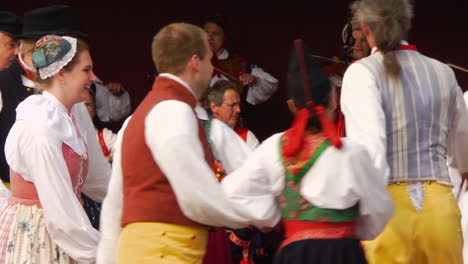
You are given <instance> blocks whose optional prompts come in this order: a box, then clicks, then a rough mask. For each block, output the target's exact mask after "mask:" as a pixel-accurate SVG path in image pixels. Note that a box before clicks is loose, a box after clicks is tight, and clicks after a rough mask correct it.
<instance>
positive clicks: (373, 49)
mask: <svg viewBox="0 0 468 264" xmlns="http://www.w3.org/2000/svg"><path fill="white" fill-rule="evenodd" d="M400 44H402V45H408V44H409V43H408V41H406V40H402V41H400ZM377 49H378V48H377V46H374V47H373V48H372V50H371V54H374V53H375V52H376V50H377Z"/></svg>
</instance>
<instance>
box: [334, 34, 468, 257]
mask: <svg viewBox="0 0 468 264" xmlns="http://www.w3.org/2000/svg"><path fill="white" fill-rule="evenodd" d="M395 52H396V56H397V59H398V61H399V64H400V66H401V76H400V77H399V78H398V79H397V80H392V79H389V78H387V77H386V75H385V73H384V68H383V65H382V60H383V55H382V53H381V52H379V51H378V50H377V49H376V48H373V49H372V55H370V56H369V57H366V58H364V59H362V60H359V61H357V62H356V63H354V64H353V65H351V66H350V67H349V68H348V70H347V71H346V73H345V76H344V81H343V94H342V109H343V112H344V114H345V117H346V131H347V133H348V136H349V137H350V138H352V139H355V140H357V141H359V142H360V143H362V144H364V145H365V146H366V147H367V148H368V150H369V152H370V154H371V156H372V157H374V163H375V164H376V166H377V167H378V168H379V169H380V170H381V171H382V176H381V181H382V182H384V183H388V184H389V186H388V190H389V192H390V195H391V196H392V199H393V201H394V203H395V215H394V217H393V218H392V219H391V220H390V222H389V224H388V225H387V227H386V228H385V230H384V231H383V232H382V234H381V235H379V237H377V238H376V239H375V240H373V241H371V242H369V243H366V255H367V257H368V259H369V262H370V263H395V262H398V263H461V261H462V246H463V240H462V235H461V232H460V229H461V227H460V211H459V209H458V207H457V203H456V201H455V199H454V196H453V194H452V192H451V189H452V185H451V183H450V179H449V172H448V169H447V156H449V157H451V160H452V161H451V162H450V163H451V165H452V166H454V167H455V168H458V169H459V170H460V171H461V172H467V171H468V153H467V150H468V127H467V126H466V124H467V123H468V114H467V110H466V106H465V103H464V101H463V96H462V92H461V89H460V87H459V86H458V84H457V81H456V79H455V75H454V73H453V71H452V70H451V69H450V68H449V67H448V66H447V65H445V64H443V63H440V62H438V61H436V60H434V59H431V58H428V57H426V56H424V55H422V54H421V53H419V52H418V51H417V50H416V47H415V46H412V45H408V43H407V42H404V41H403V42H402V44H401V46H400V48H399V50H397V51H395ZM356 94H359V96H356Z"/></svg>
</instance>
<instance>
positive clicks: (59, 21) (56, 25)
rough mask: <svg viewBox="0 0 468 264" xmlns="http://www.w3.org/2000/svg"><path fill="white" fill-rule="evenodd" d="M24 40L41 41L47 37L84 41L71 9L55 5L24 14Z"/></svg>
mask: <svg viewBox="0 0 468 264" xmlns="http://www.w3.org/2000/svg"><path fill="white" fill-rule="evenodd" d="M23 19H24V25H23V32H22V34H21V37H22V38H27V39H39V38H41V37H43V36H45V35H51V34H53V35H59V36H72V37H77V38H81V39H84V38H86V37H87V36H88V35H86V34H85V33H84V32H83V30H82V28H81V26H80V25H78V24H77V23H75V20H74V19H73V12H72V9H71V7H69V6H66V5H54V6H48V7H42V8H38V9H34V10H32V11H29V12H26V13H25V14H24V17H23Z"/></svg>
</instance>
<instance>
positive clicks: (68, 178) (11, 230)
mask: <svg viewBox="0 0 468 264" xmlns="http://www.w3.org/2000/svg"><path fill="white" fill-rule="evenodd" d="M33 63H34V66H35V67H36V68H38V71H39V75H40V78H41V81H40V82H41V88H42V89H43V90H44V91H43V93H42V94H41V95H33V96H30V97H29V98H27V99H26V100H25V101H23V102H22V103H21V104H20V105H19V106H18V108H17V110H16V111H17V116H16V122H15V124H14V125H13V127H12V129H11V131H10V133H9V135H8V138H7V141H6V145H5V154H6V159H7V162H8V165H9V166H10V175H11V190H12V195H11V197H10V198H9V200H8V202H3V203H2V204H1V205H0V263H78V262H79V263H93V262H94V261H95V255H96V252H95V251H96V247H97V244H98V242H99V238H100V236H99V232H98V231H97V230H96V229H94V228H93V227H92V226H91V223H90V221H89V219H88V217H87V216H86V213H85V211H84V209H83V207H82V204H81V203H82V201H81V198H80V197H81V196H80V194H81V192H83V193H85V194H86V195H88V196H89V197H91V198H92V199H94V200H96V201H100V202H101V201H102V200H103V198H104V196H105V194H106V189H107V184H108V180H109V174H110V165H109V163H108V162H107V161H106V160H105V159H104V156H103V155H102V152H101V150H100V148H99V144H98V142H97V140H96V137H95V135H94V134H95V131H94V126H93V124H92V122H91V119H90V118H89V114H88V112H87V110H86V107H85V106H84V104H83V103H80V102H81V101H83V98H84V95H85V94H86V93H88V89H89V87H90V85H91V84H92V83H93V82H94V81H95V80H96V76H95V75H94V73H93V64H92V60H91V57H90V54H89V50H88V47H87V45H86V43H84V42H82V41H81V40H77V39H75V38H71V37H58V36H45V37H43V38H42V39H40V40H39V41H38V42H37V43H36V46H35V49H34V53H33Z"/></svg>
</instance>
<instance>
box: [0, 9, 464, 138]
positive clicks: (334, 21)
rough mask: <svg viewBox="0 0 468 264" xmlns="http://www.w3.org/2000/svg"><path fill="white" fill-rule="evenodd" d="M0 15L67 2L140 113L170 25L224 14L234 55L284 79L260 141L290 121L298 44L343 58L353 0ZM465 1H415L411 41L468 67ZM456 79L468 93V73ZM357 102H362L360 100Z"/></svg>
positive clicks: (260, 110) (107, 76)
mask: <svg viewBox="0 0 468 264" xmlns="http://www.w3.org/2000/svg"><path fill="white" fill-rule="evenodd" d="M6 1H8V2H7V3H2V6H1V7H0V9H1V10H9V11H13V12H15V13H17V14H18V15H21V14H23V12H25V11H28V10H31V9H33V8H37V7H41V6H45V5H49V4H57V3H65V4H68V5H71V6H72V7H73V8H74V9H75V15H76V17H77V20H78V21H79V22H80V23H81V24H82V25H83V26H84V28H85V29H86V31H87V33H88V34H89V43H90V45H91V48H92V56H93V59H94V64H95V72H96V74H97V75H98V76H99V77H100V78H101V79H103V80H104V81H106V82H107V81H120V82H122V83H123V84H124V85H125V87H126V88H127V89H128V90H129V92H130V94H131V97H132V100H133V104H134V106H136V105H137V104H138V103H139V102H140V101H141V100H142V98H143V97H144V96H145V94H146V93H147V92H148V91H149V89H150V88H151V84H152V80H151V79H149V78H148V77H147V76H148V74H150V73H154V72H155V70H154V66H153V63H152V61H151V51H150V46H151V40H152V37H153V36H154V34H155V33H156V32H157V31H158V30H159V29H160V28H161V27H162V26H164V25H166V24H168V23H171V22H177V21H184V22H189V23H193V24H198V25H200V24H201V23H202V22H203V19H204V18H206V17H207V16H209V15H211V14H214V13H221V14H223V15H224V16H225V17H226V22H227V24H228V34H229V46H230V50H235V51H237V52H239V53H240V54H241V55H243V56H244V57H246V58H248V59H249V60H251V61H252V62H254V63H257V64H259V65H260V66H261V67H262V68H263V69H264V70H265V71H267V72H269V73H271V74H272V75H274V76H275V77H277V78H278V79H279V80H280V85H279V90H278V92H277V93H276V94H275V95H274V96H273V97H272V98H271V99H270V100H269V101H268V102H266V103H263V104H261V105H259V106H256V107H255V108H254V111H253V112H252V115H253V117H254V119H255V122H252V123H250V124H249V125H250V127H251V129H252V130H253V131H254V132H255V133H256V134H257V136H258V137H259V138H261V139H264V138H265V137H267V136H269V135H271V134H272V133H274V132H278V131H282V130H285V129H286V128H287V127H288V126H289V123H290V122H291V117H290V115H289V113H288V111H287V108H286V105H285V103H284V101H285V99H286V91H285V90H286V86H285V78H286V70H287V62H288V55H289V50H290V48H291V44H292V40H293V39H294V38H296V37H302V38H303V39H304V40H305V42H306V43H307V44H308V46H309V48H310V50H311V51H312V52H314V53H316V54H320V55H323V56H333V55H340V52H341V44H340V43H341V41H340V38H341V37H340V34H341V29H342V27H343V24H344V22H345V16H346V14H347V11H348V5H349V3H350V1H349V0H341V1H339V0H333V1H332V0H330V1H297V0H290V1H280V2H279V3H276V4H272V3H271V2H273V1H253V0H251V1H245V0H238V1H218V2H216V1H167V0H166V1H128V0H127V1H104V0H101V1H99V0H95V1H90V0H79V1H78V0H76V1H44V0H3V1H2V2H6ZM462 2H463V1H455V0H447V1H442V2H441V1H427V0H426V1H422V0H419V1H416V4H415V14H416V16H415V18H414V21H413V28H412V30H411V33H410V36H409V41H410V42H411V43H414V44H416V45H417V47H418V49H419V50H420V51H421V52H422V53H424V54H426V55H428V56H430V57H433V58H436V59H438V60H441V61H443V62H451V63H455V64H459V65H461V66H464V67H468V61H467V59H468V53H467V51H466V49H467V48H468V40H467V33H468V30H467V29H468V23H467V22H466V16H467V15H466V8H462V7H461V6H459V3H462ZM454 71H455V72H456V75H457V78H458V81H459V83H460V86H461V87H463V88H464V90H466V89H468V73H463V72H461V71H458V70H454ZM356 96H359V95H356Z"/></svg>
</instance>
